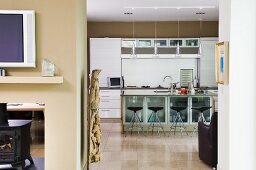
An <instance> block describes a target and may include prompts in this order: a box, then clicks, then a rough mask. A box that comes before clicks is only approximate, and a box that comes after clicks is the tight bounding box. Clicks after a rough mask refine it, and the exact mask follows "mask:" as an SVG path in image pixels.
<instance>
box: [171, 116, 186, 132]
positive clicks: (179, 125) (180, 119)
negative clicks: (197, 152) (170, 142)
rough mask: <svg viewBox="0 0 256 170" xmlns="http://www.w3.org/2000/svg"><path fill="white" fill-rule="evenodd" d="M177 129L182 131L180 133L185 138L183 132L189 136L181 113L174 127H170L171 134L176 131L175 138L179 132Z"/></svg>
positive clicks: (173, 124) (175, 120)
mask: <svg viewBox="0 0 256 170" xmlns="http://www.w3.org/2000/svg"><path fill="white" fill-rule="evenodd" d="M177 127H178V128H179V129H180V132H181V135H182V136H183V131H185V132H186V134H187V135H188V132H187V130H186V129H187V128H186V126H185V125H184V122H183V120H182V118H181V116H180V112H177V115H176V117H175V119H174V121H173V123H172V126H171V127H170V134H171V132H172V129H174V133H173V134H174V136H175V133H176V131H177Z"/></svg>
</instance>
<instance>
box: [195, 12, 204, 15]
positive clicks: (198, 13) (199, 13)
mask: <svg viewBox="0 0 256 170" xmlns="http://www.w3.org/2000/svg"><path fill="white" fill-rule="evenodd" d="M204 14H205V12H197V13H196V15H204Z"/></svg>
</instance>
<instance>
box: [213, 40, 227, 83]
mask: <svg viewBox="0 0 256 170" xmlns="http://www.w3.org/2000/svg"><path fill="white" fill-rule="evenodd" d="M228 63H229V49H228V42H226V41H224V42H219V43H216V45H215V74H216V82H217V83H219V84H228V79H229V78H228V75H229V73H228V71H229V68H228V67H229V64H228Z"/></svg>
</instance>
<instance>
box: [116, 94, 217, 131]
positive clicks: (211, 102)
mask: <svg viewBox="0 0 256 170" xmlns="http://www.w3.org/2000/svg"><path fill="white" fill-rule="evenodd" d="M121 96H122V118H123V120H122V121H123V126H124V131H126V130H127V127H128V126H129V123H130V121H131V119H132V114H133V112H132V111H131V110H130V109H128V107H141V108H142V109H141V110H138V111H137V114H138V117H139V119H140V121H141V124H142V126H143V129H144V130H145V131H146V130H147V129H148V128H147V127H148V125H149V124H150V122H152V120H150V115H151V113H152V111H151V110H150V109H149V107H162V108H163V109H161V110H159V111H158V117H159V120H160V122H161V124H162V125H163V127H164V129H165V131H169V128H170V126H171V125H172V123H173V121H174V119H175V116H176V111H174V110H172V109H171V107H173V106H186V107H187V108H186V109H185V110H183V111H181V113H180V115H181V118H182V120H183V122H184V124H185V125H186V126H187V129H188V130H189V131H192V130H193V127H195V126H196V124H197V122H198V117H199V115H200V113H199V111H197V110H194V109H191V108H192V107H201V106H211V107H212V108H211V109H209V110H207V111H205V112H204V117H205V120H206V122H210V118H211V114H212V113H213V112H214V111H215V106H216V104H215V99H217V90H209V91H205V93H203V94H186V95H183V94H177V93H173V94H172V93H170V92H169V91H168V90H167V89H147V90H145V89H143V90H140V89H129V90H122V94H121Z"/></svg>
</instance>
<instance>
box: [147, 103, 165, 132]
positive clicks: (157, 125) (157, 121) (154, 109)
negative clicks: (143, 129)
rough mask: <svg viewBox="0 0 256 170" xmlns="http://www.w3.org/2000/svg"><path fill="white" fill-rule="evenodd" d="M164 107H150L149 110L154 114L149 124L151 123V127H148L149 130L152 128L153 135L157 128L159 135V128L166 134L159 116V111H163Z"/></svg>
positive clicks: (151, 115)
mask: <svg viewBox="0 0 256 170" xmlns="http://www.w3.org/2000/svg"><path fill="white" fill-rule="evenodd" d="M163 108H164V107H148V109H149V110H151V111H152V113H151V114H150V116H149V118H148V122H150V124H149V126H148V130H149V129H150V128H152V134H153V131H154V129H155V128H157V129H158V130H157V133H158V134H159V128H160V129H161V130H162V131H163V133H164V134H165V132H164V127H163V126H162V125H161V121H160V119H159V116H158V111H160V110H162V109H163ZM151 118H152V119H151Z"/></svg>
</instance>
